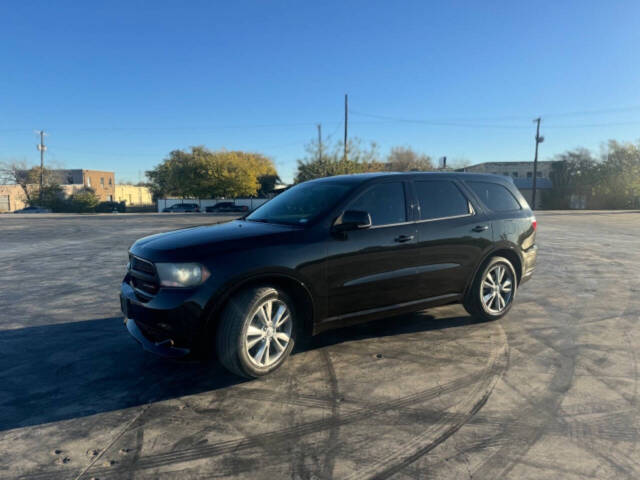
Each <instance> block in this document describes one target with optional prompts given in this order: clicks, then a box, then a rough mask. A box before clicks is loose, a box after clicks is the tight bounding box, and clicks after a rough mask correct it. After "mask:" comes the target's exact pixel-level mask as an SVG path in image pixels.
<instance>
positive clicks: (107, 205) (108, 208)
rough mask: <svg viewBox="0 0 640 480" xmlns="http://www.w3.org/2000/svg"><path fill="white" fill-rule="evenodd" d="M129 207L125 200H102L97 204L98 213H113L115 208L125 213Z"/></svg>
mask: <svg viewBox="0 0 640 480" xmlns="http://www.w3.org/2000/svg"><path fill="white" fill-rule="evenodd" d="M126 209H127V207H126V205H125V202H100V203H99V204H98V205H97V206H96V212H97V213H111V212H113V211H114V210H115V211H116V212H120V213H124V212H125V211H126Z"/></svg>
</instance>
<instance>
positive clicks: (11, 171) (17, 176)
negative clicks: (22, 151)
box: [0, 161, 60, 205]
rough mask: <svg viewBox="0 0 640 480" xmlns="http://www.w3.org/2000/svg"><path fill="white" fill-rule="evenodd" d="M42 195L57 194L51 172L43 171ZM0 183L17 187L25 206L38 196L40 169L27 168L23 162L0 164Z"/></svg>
mask: <svg viewBox="0 0 640 480" xmlns="http://www.w3.org/2000/svg"><path fill="white" fill-rule="evenodd" d="M43 180H44V183H43V185H42V187H43V193H50V194H53V195H56V194H58V192H59V190H60V187H59V185H58V182H57V181H56V180H57V179H56V177H55V175H54V174H53V171H52V170H49V169H47V168H45V169H44V170H43ZM0 183H3V184H11V185H19V186H20V188H21V189H22V192H23V194H24V198H25V201H26V203H27V204H29V205H32V204H33V202H35V201H36V200H37V199H38V197H39V195H40V167H39V166H36V167H28V166H27V163H26V162H25V161H9V162H0Z"/></svg>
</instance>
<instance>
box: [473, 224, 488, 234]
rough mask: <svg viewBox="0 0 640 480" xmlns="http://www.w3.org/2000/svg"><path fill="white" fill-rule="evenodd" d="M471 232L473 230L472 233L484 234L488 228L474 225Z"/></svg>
mask: <svg viewBox="0 0 640 480" xmlns="http://www.w3.org/2000/svg"><path fill="white" fill-rule="evenodd" d="M471 230H473V231H474V232H484V231H485V230H489V226H488V225H476V226H475V227H473V228H472V229H471Z"/></svg>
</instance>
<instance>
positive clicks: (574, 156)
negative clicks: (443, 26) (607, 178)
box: [542, 148, 598, 209]
mask: <svg viewBox="0 0 640 480" xmlns="http://www.w3.org/2000/svg"><path fill="white" fill-rule="evenodd" d="M597 170H598V162H597V160H596V159H595V158H594V157H593V155H592V154H591V152H590V151H589V150H587V149H586V148H576V149H574V150H570V151H567V152H565V153H561V154H559V155H556V156H555V157H554V158H553V164H552V165H551V171H550V173H549V180H551V184H552V188H551V189H550V190H548V191H544V192H543V195H542V206H543V208H546V209H567V208H569V207H570V205H569V202H570V199H571V195H573V194H577V195H585V196H587V198H589V199H590V198H591V196H592V190H593V187H594V185H595V184H596V182H597V178H598V175H597Z"/></svg>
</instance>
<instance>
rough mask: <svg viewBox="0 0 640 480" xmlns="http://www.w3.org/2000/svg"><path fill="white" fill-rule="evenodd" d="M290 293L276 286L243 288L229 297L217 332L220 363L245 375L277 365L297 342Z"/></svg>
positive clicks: (262, 372) (260, 373)
mask: <svg viewBox="0 0 640 480" xmlns="http://www.w3.org/2000/svg"><path fill="white" fill-rule="evenodd" d="M293 305H294V304H293V302H292V301H291V299H290V298H289V296H288V295H287V294H286V293H284V292H282V291H280V290H278V289H276V288H273V287H268V286H263V287H254V288H249V289H247V290H243V291H241V292H239V293H237V294H235V295H234V296H233V297H231V299H230V300H229V302H228V304H227V306H226V307H225V309H224V311H223V312H222V317H221V319H220V324H219V325H218V332H217V335H216V347H217V348H216V351H217V355H218V359H219V360H220V363H221V364H222V365H223V366H224V367H225V368H227V369H228V370H229V371H231V372H233V373H235V374H236V375H239V376H241V377H246V378H256V377H261V376H263V375H267V374H269V373H271V372H273V371H274V370H276V369H278V368H279V367H280V366H281V365H282V364H283V363H284V361H285V360H286V359H287V357H288V356H289V354H290V353H291V350H292V349H293V346H294V344H295V332H296V325H295V311H294V309H293Z"/></svg>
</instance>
